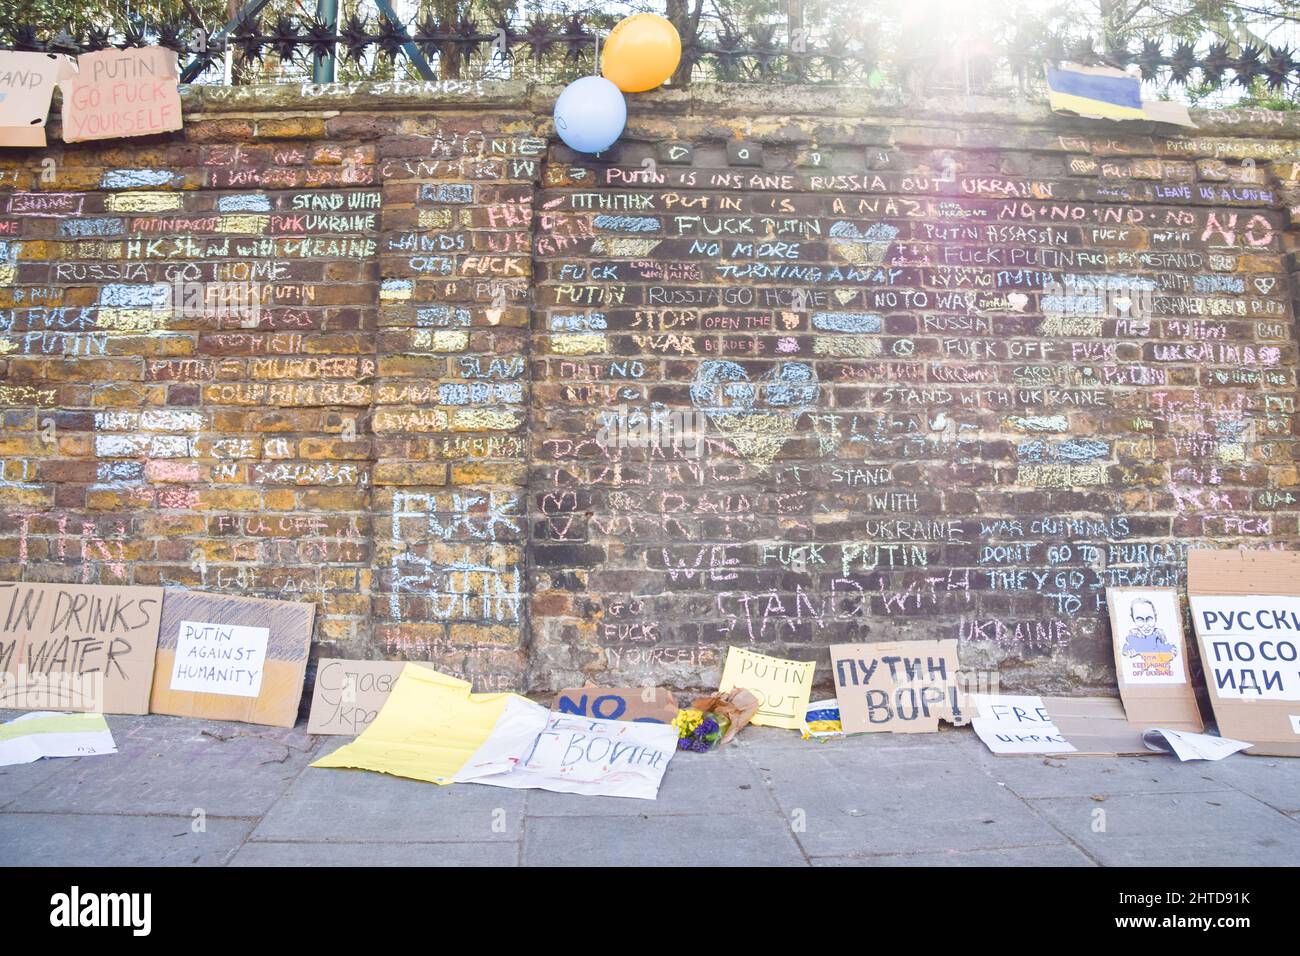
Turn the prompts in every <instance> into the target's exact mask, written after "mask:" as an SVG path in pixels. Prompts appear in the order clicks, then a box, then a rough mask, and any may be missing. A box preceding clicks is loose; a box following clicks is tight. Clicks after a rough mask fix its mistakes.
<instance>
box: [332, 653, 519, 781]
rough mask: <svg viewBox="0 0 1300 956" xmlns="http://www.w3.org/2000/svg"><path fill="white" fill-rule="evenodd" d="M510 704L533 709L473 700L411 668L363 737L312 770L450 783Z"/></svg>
mask: <svg viewBox="0 0 1300 956" xmlns="http://www.w3.org/2000/svg"><path fill="white" fill-rule="evenodd" d="M512 699H513V700H518V701H523V702H524V703H527V704H530V705H531V704H532V702H531V701H529V700H528V699H527V698H526V697H520V696H519V695H518V694H471V693H470V684H469V683H468V682H467V681H463V680H461V679H459V678H457V677H451V676H450V675H447V674H440V673H438V672H437V671H435V670H431V669H430V668H427V667H421V666H420V665H418V664H407V665H406V667H405V668H403V670H402V673H401V676H400V677H398V679H397V683H396V684H394V685H393V692H392V693H391V694H389V696H388V700H387V702H385V704H384V706H383V708H381V709H380V711H379V714H378V715H377V716H376V717H375V719H374V720H373V721H372V722H371V724H370V726H369V727H367V728H366V729H365V730H364V731H363V732H362V733H361V736H359V737H358V738H357V739H356V740H354V741H352V743H350V744H345V745H344V746H342V747H340V748H339V749H338V750H336V751H334V752H333V753H331V754H326V755H325V756H324V757H321V758H320V759H319V760H317V761H316V762H315V763H313V764H312V766H313V767H350V768H354V769H358V770H375V771H378V772H379V773H391V774H393V775H394V776H397V777H410V778H411V779H413V780H427V781H429V782H430V783H438V784H448V783H452V782H453V781H452V778H453V777H454V776H455V775H456V771H458V770H460V769H461V767H463V766H464V765H465V763H466V761H468V760H469V758H470V757H471V756H473V755H474V753H475V752H476V751H477V750H478V749H479V747H481V746H482V745H483V742H484V741H485V740H487V739H488V737H489V736H490V735H491V733H492V728H493V727H495V726H496V723H497V719H498V718H499V717H500V716H501V714H502V712H503V711H504V710H505V709H506V705H507V704H508V703H509V702H510V701H511V700H512ZM532 706H536V705H532ZM541 709H542V711H543V712H544V711H545V708H541Z"/></svg>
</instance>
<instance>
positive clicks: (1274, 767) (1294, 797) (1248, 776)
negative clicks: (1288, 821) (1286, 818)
mask: <svg viewBox="0 0 1300 956" xmlns="http://www.w3.org/2000/svg"><path fill="white" fill-rule="evenodd" d="M1205 773H1207V774H1208V775H1210V776H1212V777H1213V778H1214V779H1215V780H1219V781H1222V782H1223V783H1225V784H1227V785H1228V786H1231V787H1235V788H1236V789H1238V790H1241V791H1243V792H1244V793H1249V794H1251V795H1252V796H1254V797H1256V798H1258V799H1259V800H1262V801H1263V802H1264V803H1267V804H1268V805H1269V806H1270V807H1273V808H1274V809H1275V810H1281V811H1283V812H1284V813H1300V759H1297V758H1295V757H1251V756H1249V755H1247V754H1233V755H1232V756H1231V757H1224V758H1223V759H1222V760H1216V761H1213V762H1208V761H1207V762H1206V766H1205Z"/></svg>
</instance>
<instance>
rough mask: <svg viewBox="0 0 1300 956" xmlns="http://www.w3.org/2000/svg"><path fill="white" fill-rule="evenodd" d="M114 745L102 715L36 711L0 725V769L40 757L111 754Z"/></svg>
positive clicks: (115, 750) (114, 751)
mask: <svg viewBox="0 0 1300 956" xmlns="http://www.w3.org/2000/svg"><path fill="white" fill-rule="evenodd" d="M115 753H117V745H116V744H115V743H114V742H113V733H112V731H110V730H109V729H108V722H107V721H106V720H104V715H103V714H56V713H50V712H48V711H36V712H33V713H30V714H23V715H22V716H21V717H15V718H14V719H13V720H11V721H9V723H7V724H0V767H8V766H11V765H13V764H20V763H31V762H32V761H34V760H40V759H41V758H42V757H93V756H97V755H99V754H115Z"/></svg>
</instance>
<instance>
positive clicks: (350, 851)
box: [230, 841, 519, 866]
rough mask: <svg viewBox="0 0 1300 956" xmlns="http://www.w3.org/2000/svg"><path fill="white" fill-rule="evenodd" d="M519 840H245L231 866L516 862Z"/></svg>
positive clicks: (437, 864)
mask: <svg viewBox="0 0 1300 956" xmlns="http://www.w3.org/2000/svg"><path fill="white" fill-rule="evenodd" d="M518 862H519V844H518V843H271V842H262V841H253V842H249V843H245V844H244V845H243V846H242V847H241V848H240V849H239V851H238V852H237V853H236V854H235V857H234V859H233V860H231V861H230V865H231V866H515V865H516V864H517V863H518Z"/></svg>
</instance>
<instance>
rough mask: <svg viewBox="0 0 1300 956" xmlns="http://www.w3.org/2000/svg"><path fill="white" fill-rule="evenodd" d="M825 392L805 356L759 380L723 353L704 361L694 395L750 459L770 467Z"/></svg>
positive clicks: (744, 455)
mask: <svg viewBox="0 0 1300 956" xmlns="http://www.w3.org/2000/svg"><path fill="white" fill-rule="evenodd" d="M820 397H821V386H820V385H819V384H818V382H817V373H816V372H815V371H813V368H812V366H811V365H807V364H805V363H803V362H783V363H780V364H778V365H775V366H773V367H772V368H771V369H769V370H768V372H767V373H766V374H765V375H763V376H762V377H761V378H759V379H757V380H754V379H751V378H750V377H749V373H748V372H747V371H745V369H744V367H743V366H741V365H738V364H736V363H735V362H729V361H726V360H724V359H710V360H708V361H705V362H701V363H700V367H699V371H697V372H696V373H695V381H694V382H692V383H691V401H692V402H693V403H694V405H695V407H696V408H697V409H699V410H700V411H702V412H704V413H705V414H706V415H708V416H709V421H711V422H713V424H714V426H715V427H716V428H717V429H718V431H720V432H721V433H722V434H723V435H725V436H726V438H727V440H728V441H730V442H731V445H732V447H733V448H735V449H736V451H737V452H739V453H740V454H741V455H742V456H743V457H744V458H745V459H747V460H748V461H750V462H751V463H753V464H756V465H759V466H760V467H764V468H766V467H767V466H768V465H770V464H771V463H772V461H773V459H775V458H776V456H777V455H778V454H779V453H780V451H781V448H782V447H783V446H784V445H785V443H786V442H787V441H788V440H789V439H790V438H791V437H792V436H793V435H794V431H795V426H796V425H797V424H798V422H799V416H800V415H802V414H803V413H804V412H806V411H809V410H810V409H812V408H815V407H816V405H817V401H818V399H819V398H820Z"/></svg>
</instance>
